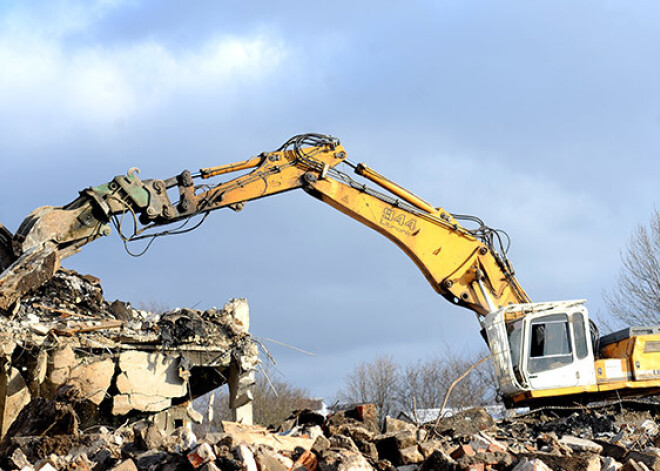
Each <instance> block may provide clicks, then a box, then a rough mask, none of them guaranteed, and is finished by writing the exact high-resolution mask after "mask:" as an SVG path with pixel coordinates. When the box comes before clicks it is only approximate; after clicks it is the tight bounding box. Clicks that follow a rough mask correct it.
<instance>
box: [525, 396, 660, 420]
mask: <svg viewBox="0 0 660 471" xmlns="http://www.w3.org/2000/svg"><path fill="white" fill-rule="evenodd" d="M608 410H611V412H612V413H613V414H614V415H616V414H617V413H625V412H629V411H634V412H642V411H648V412H652V413H653V414H654V415H660V401H659V400H658V398H656V397H649V398H637V399H632V398H629V399H615V400H610V401H600V402H593V403H590V404H587V405H580V404H578V405H574V406H568V405H567V406H541V407H537V408H535V409H530V410H529V411H527V412H521V413H518V414H516V418H524V417H531V416H534V415H537V414H542V413H552V414H555V415H558V416H567V415H570V414H573V413H575V412H604V411H608Z"/></svg>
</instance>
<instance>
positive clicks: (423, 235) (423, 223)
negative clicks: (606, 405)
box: [0, 134, 660, 407]
mask: <svg viewBox="0 0 660 471" xmlns="http://www.w3.org/2000/svg"><path fill="white" fill-rule="evenodd" d="M342 168H343V169H350V170H352V171H353V172H354V173H355V174H357V175H359V176H361V177H363V178H364V180H367V181H369V182H371V183H373V184H374V185H375V187H374V186H368V185H367V184H365V183H364V182H362V181H356V180H355V179H354V178H353V177H352V176H351V175H350V174H349V173H347V172H345V171H343V170H341V169H342ZM237 172H238V173H239V174H238V176H235V177H234V178H230V179H228V180H226V181H222V182H216V183H214V184H209V183H201V184H198V185H196V184H195V180H203V181H206V180H210V179H212V178H217V177H220V176H222V175H230V174H234V175H235V174H236V173H237ZM231 176H233V175H231ZM298 188H302V189H303V190H304V191H305V192H306V193H307V194H309V195H311V196H313V197H315V198H317V199H319V200H321V201H323V202H324V203H327V204H329V205H330V206H332V207H333V208H335V209H337V210H339V211H341V212H342V213H344V214H346V215H348V216H350V217H351V218H353V219H355V220H357V221H359V222H361V223H363V224H365V225H366V226H368V227H370V228H371V229H374V230H375V231H377V232H379V233H381V234H382V235H384V236H385V237H387V238H388V239H390V240H391V241H392V242H394V243H395V244H396V245H398V246H399V247H400V248H401V249H402V250H403V251H404V252H405V253H406V254H407V255H408V256H409V257H410V258H411V259H412V260H413V261H414V262H415V264H416V265H417V266H418V267H419V269H420V270H421V271H422V273H423V274H424V276H425V277H426V279H427V280H428V282H429V283H430V284H431V286H432V287H433V289H434V290H435V291H436V292H437V293H438V294H440V295H441V296H443V297H444V298H445V299H447V300H448V301H449V302H451V303H453V304H456V305H458V306H461V307H464V308H467V309H469V310H471V311H473V312H474V313H475V314H476V316H477V318H478V320H479V322H480V325H481V326H482V334H483V335H484V337H485V339H486V341H487V343H488V347H489V349H490V351H491V354H492V359H493V364H494V367H495V371H496V373H497V378H498V383H499V393H500V395H501V397H502V398H503V400H504V403H505V405H507V406H508V407H512V406H516V407H517V406H522V405H539V404H549V403H573V402H576V401H577V402H587V401H591V400H600V399H606V398H607V397H610V396H644V395H651V394H657V393H658V392H660V327H658V328H656V327H648V328H628V329H624V330H622V331H619V332H615V333H613V334H610V335H607V336H604V337H602V338H601V337H600V336H599V334H598V329H597V328H596V326H595V324H594V323H593V322H592V321H590V319H589V314H588V311H587V308H586V307H585V301H584V300H575V301H557V302H542V303H533V302H531V300H530V298H529V296H528V295H527V294H526V293H525V291H524V290H523V288H522V287H521V286H520V284H519V283H518V281H517V279H516V277H515V275H514V270H513V267H512V265H511V263H510V262H509V260H508V259H507V256H506V237H505V236H506V235H505V234H504V233H503V232H501V231H498V230H494V229H491V228H490V227H488V226H486V225H485V224H484V223H483V222H482V221H481V220H480V219H478V218H476V217H473V216H466V215H457V214H451V213H450V212H448V211H446V210H445V209H443V208H440V207H435V206H433V205H431V204H429V203H427V202H426V201H424V200H423V199H421V198H419V197H418V196H416V195H414V194H413V193H411V192H410V191H408V190H406V189H404V188H402V187H401V186H399V185H397V184H396V183H394V182H392V181H391V180H388V179H387V178H385V177H384V176H382V175H380V174H378V173H376V172H375V171H374V170H372V169H370V168H369V167H367V166H366V165H364V164H354V163H352V162H351V161H349V160H348V159H347V154H346V151H345V150H344V148H343V147H342V145H341V144H340V142H339V140H338V139H336V138H334V137H332V136H327V135H322V134H304V135H299V136H295V137H293V138H291V139H289V140H288V141H287V142H285V143H284V144H283V145H282V146H281V147H280V148H279V149H277V150H276V151H273V152H265V153H262V154H260V155H258V156H256V157H253V158H250V159H248V160H245V161H242V162H236V163H232V164H227V165H221V166H218V167H212V168H203V169H201V170H199V172H197V173H191V172H189V171H187V170H186V171H183V172H182V173H181V174H179V175H176V176H174V177H172V178H168V179H166V180H156V179H150V180H141V179H140V178H139V177H138V172H137V169H131V170H130V171H129V172H128V173H127V174H126V175H120V176H117V177H115V178H114V179H113V180H112V181H110V182H109V183H105V184H103V185H100V186H97V187H93V188H88V189H85V190H83V191H81V192H80V196H79V197H78V198H77V199H75V200H74V201H73V202H71V203H69V204H67V205H66V206H62V207H42V208H38V209H37V210H35V211H33V212H32V213H31V214H30V215H29V216H28V217H27V218H26V219H25V220H24V221H23V223H22V224H21V226H20V227H19V229H18V231H17V232H16V234H14V235H12V234H11V232H9V231H8V230H7V229H5V228H4V227H2V226H0V270H2V274H1V275H0V310H5V311H7V310H10V309H11V307H12V305H13V304H14V303H16V302H17V300H18V299H20V297H21V296H23V295H24V294H26V293H27V292H29V291H30V290H33V289H35V288H37V287H39V286H41V285H42V284H43V283H45V282H46V281H47V280H48V279H50V278H51V277H52V276H53V275H54V273H55V272H56V271H57V269H58V268H59V264H60V260H61V259H63V258H65V257H68V256H70V255H73V254H75V253H76V252H78V251H79V250H80V249H81V248H82V247H83V246H84V245H85V244H87V243H89V242H91V241H93V240H95V239H97V238H99V237H101V236H106V235H108V234H110V232H111V226H115V228H116V229H117V231H118V233H119V234H120V236H121V237H122V239H123V240H124V241H125V242H131V241H135V240H141V239H151V241H153V240H154V239H155V238H156V237H158V236H162V235H168V234H176V233H181V232H186V231H189V230H192V229H194V228H195V227H197V225H199V224H201V222H203V221H204V219H205V218H206V217H207V216H208V214H209V213H210V212H211V211H214V210H216V209H220V208H230V209H233V210H235V211H239V210H241V209H242V208H243V206H244V205H245V204H246V203H247V202H248V201H251V200H255V199H258V198H263V197H266V196H271V195H275V194H278V193H282V192H285V191H289V190H294V189H298ZM195 216H199V221H198V222H197V223H196V224H191V225H190V227H188V226H186V224H187V223H188V222H189V221H190V219H191V218H193V217H195ZM177 222H180V223H181V226H180V227H178V228H176V229H169V230H165V231H161V232H155V231H158V230H160V228H161V226H164V225H170V224H173V223H177ZM461 223H463V224H461ZM126 226H129V227H130V228H131V230H130V232H131V233H130V234H126ZM467 226H476V227H473V228H468V227H467Z"/></svg>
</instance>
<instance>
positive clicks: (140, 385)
mask: <svg viewBox="0 0 660 471" xmlns="http://www.w3.org/2000/svg"><path fill="white" fill-rule="evenodd" d="M118 364H119V369H120V371H121V372H120V373H119V375H117V380H116V385H117V390H118V391H119V394H118V395H116V396H115V397H114V401H113V410H112V413H113V414H115V415H124V414H126V413H128V412H129V411H130V410H132V409H136V410H140V411H147V412H158V411H161V410H163V409H165V408H167V407H169V406H170V405H171V403H172V401H171V399H172V398H177V397H182V396H184V395H186V394H187V392H188V382H187V381H186V380H184V379H183V378H181V376H180V374H179V364H180V361H179V358H178V357H172V356H167V355H164V354H161V353H149V352H140V351H129V352H123V353H121V354H120V355H119V363H118Z"/></svg>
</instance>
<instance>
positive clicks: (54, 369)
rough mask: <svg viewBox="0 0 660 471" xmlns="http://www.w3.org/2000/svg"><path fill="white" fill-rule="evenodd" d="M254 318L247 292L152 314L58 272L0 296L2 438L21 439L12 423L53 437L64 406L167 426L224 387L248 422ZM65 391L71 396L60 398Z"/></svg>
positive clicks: (111, 420) (81, 413) (85, 278)
mask: <svg viewBox="0 0 660 471" xmlns="http://www.w3.org/2000/svg"><path fill="white" fill-rule="evenodd" d="M53 266H54V265H53ZM24 291H25V292H24ZM4 292H5V293H7V292H8V291H7V290H5V291H4ZM3 307H4V309H3ZM248 325H249V308H248V305H247V302H246V301H245V300H244V299H232V300H231V301H230V302H229V303H227V304H226V305H225V306H224V307H223V308H222V309H215V308H214V309H208V310H206V311H198V310H193V309H175V310H173V311H169V312H165V313H151V312H147V311H142V310H137V309H134V308H132V307H131V306H130V304H128V303H124V302H121V301H114V302H112V303H109V302H107V301H106V300H105V299H104V297H103V290H102V288H101V285H100V281H99V280H98V278H96V277H94V276H91V275H80V274H78V273H76V272H73V271H70V270H65V269H60V270H59V271H57V273H56V274H55V275H54V276H53V278H52V279H51V280H50V281H48V282H47V283H46V284H44V285H43V286H41V287H40V288H39V289H37V290H36V291H34V292H29V290H27V291H26V290H22V291H20V298H17V299H13V300H12V302H11V303H9V304H7V303H5V304H1V303H0V438H2V437H5V436H8V435H9V436H18V435H17V433H18V432H11V433H10V431H11V429H12V426H13V424H14V423H16V422H19V424H18V425H17V426H16V427H18V430H19V431H20V434H21V435H26V434H27V435H30V434H31V433H32V432H34V433H35V434H36V432H37V429H43V430H41V431H42V432H43V433H46V434H50V435H54V434H55V433H54V432H53V430H55V429H57V430H61V429H62V428H63V427H64V423H63V421H64V420H65V419H64V417H65V416H66V414H64V410H65V407H64V406H63V405H62V404H66V405H67V407H69V409H71V410H67V413H68V414H70V415H71V416H75V417H76V421H79V423H76V424H75V425H76V427H78V426H79V427H81V428H87V427H90V426H97V425H107V426H116V425H118V424H121V423H124V422H125V421H126V420H127V419H128V420H129V421H136V420H139V419H141V418H152V419H153V420H154V421H155V422H157V424H158V426H159V427H161V428H163V429H164V430H168V431H171V430H172V429H173V428H175V424H176V425H182V424H184V423H188V422H190V421H200V420H201V419H202V416H201V415H200V414H199V413H198V412H196V411H194V410H193V409H192V407H191V404H192V402H191V401H192V400H193V399H195V398H197V397H199V396H201V395H203V394H206V393H207V392H209V391H212V390H213V389H216V388H217V387H219V386H222V385H224V384H229V385H230V395H231V394H233V396H232V399H233V406H234V407H235V408H239V409H240V410H238V411H236V412H235V413H236V414H237V415H239V416H240V417H241V418H242V420H243V422H244V423H250V422H251V415H250V412H251V404H250V401H251V398H252V396H251V392H250V387H251V385H252V384H253V383H254V369H255V368H256V366H257V364H258V362H259V360H258V350H257V347H256V345H255V344H254V343H253V342H252V340H251V338H250V335H249V333H248V332H247V328H248ZM64 392H67V394H69V396H70V397H69V398H68V399H67V400H66V401H62V400H60V399H61V398H57V395H58V394H62V393H64ZM40 410H44V411H46V414H45V415H44V419H43V420H42V419H41V418H40V417H39V411H40ZM21 414H23V416H22V417H21V420H20V421H19V417H20V415H21ZM62 414H64V416H60V415H62ZM45 417H48V418H49V420H51V422H50V423H51V427H50V428H49V429H48V430H45V428H44V426H42V425H40V424H42V423H45V422H44V421H45ZM53 424H54V425H53ZM67 424H68V425H67V426H69V427H71V426H72V424H73V422H71V421H69V422H67ZM30 427H31V428H32V429H33V430H31V431H30V430H28V429H30ZM58 433H61V432H58ZM136 459H137V457H136ZM140 459H141V460H142V461H144V460H157V458H156V457H141V458H140ZM136 463H137V461H136ZM127 466H128V465H127ZM138 467H139V465H138Z"/></svg>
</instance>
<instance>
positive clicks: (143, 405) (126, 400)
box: [112, 394, 172, 415]
mask: <svg viewBox="0 0 660 471" xmlns="http://www.w3.org/2000/svg"><path fill="white" fill-rule="evenodd" d="M171 405H172V400H171V399H169V398H163V397H158V396H145V395H143V394H130V395H129V394H118V395H116V396H115V397H114V398H113V400H112V414H113V415H126V414H128V413H129V412H130V411H132V410H139V411H143V412H160V411H162V410H164V409H167V408H168V407H170V406H171Z"/></svg>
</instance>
